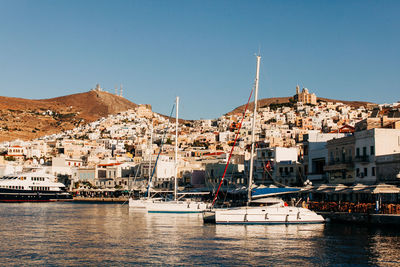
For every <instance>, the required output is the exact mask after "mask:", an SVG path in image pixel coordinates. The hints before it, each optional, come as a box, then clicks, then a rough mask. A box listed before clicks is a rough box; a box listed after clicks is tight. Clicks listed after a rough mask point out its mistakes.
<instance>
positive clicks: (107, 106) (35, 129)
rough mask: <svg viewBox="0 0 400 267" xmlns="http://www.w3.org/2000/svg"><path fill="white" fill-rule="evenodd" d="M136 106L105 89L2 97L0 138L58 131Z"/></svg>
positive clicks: (22, 136) (32, 135)
mask: <svg viewBox="0 0 400 267" xmlns="http://www.w3.org/2000/svg"><path fill="white" fill-rule="evenodd" d="M136 106H137V104H135V103H132V102H130V101H129V100H127V99H125V98H123V97H120V96H116V95H114V94H110V93H108V92H103V91H89V92H85V93H78V94H73V95H67V96H62V97H56V98H51V99H40V100H30V99H23V98H14V97H0V127H1V128H0V141H8V140H14V139H17V138H18V139H22V140H29V139H33V138H37V137H40V136H44V135H48V134H52V133H58V132H60V131H63V130H68V129H72V128H74V127H76V126H78V125H80V124H82V123H87V122H91V121H95V120H97V119H99V118H101V117H104V116H108V115H109V114H116V113H118V112H121V111H125V110H128V109H131V108H135V107H136Z"/></svg>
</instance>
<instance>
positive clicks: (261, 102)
mask: <svg viewBox="0 0 400 267" xmlns="http://www.w3.org/2000/svg"><path fill="white" fill-rule="evenodd" d="M292 98H293V97H273V98H264V99H260V100H258V101H257V104H258V107H266V106H269V105H271V104H283V103H289V102H290V99H292ZM317 101H324V102H333V103H338V102H340V103H343V104H346V105H349V106H351V107H356V108H357V107H361V106H364V107H366V106H368V105H371V104H373V103H370V102H363V101H346V100H335V99H328V98H323V97H318V98H317ZM245 107H246V104H245V105H242V106H239V107H237V108H235V109H234V110H232V111H230V112H228V113H227V115H231V114H236V113H243V111H244V108H245ZM248 109H249V110H253V109H254V102H251V103H249V107H248Z"/></svg>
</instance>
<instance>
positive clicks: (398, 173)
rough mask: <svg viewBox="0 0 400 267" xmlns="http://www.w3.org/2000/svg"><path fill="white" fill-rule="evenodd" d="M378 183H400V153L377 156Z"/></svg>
mask: <svg viewBox="0 0 400 267" xmlns="http://www.w3.org/2000/svg"><path fill="white" fill-rule="evenodd" d="M375 163H376V176H377V182H378V183H390V184H397V185H399V184H400V153H393V154H387V155H382V156H376V157H375Z"/></svg>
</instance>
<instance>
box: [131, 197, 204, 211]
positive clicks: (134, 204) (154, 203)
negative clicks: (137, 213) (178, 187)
mask: <svg viewBox="0 0 400 267" xmlns="http://www.w3.org/2000/svg"><path fill="white" fill-rule="evenodd" d="M129 207H130V208H133V209H142V210H147V212H149V213H202V212H203V211H205V210H206V209H207V204H206V203H204V202H198V201H173V200H171V201H163V200H155V199H138V200H133V199H129Z"/></svg>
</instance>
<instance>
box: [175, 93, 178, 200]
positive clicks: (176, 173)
mask: <svg viewBox="0 0 400 267" xmlns="http://www.w3.org/2000/svg"><path fill="white" fill-rule="evenodd" d="M178 113H179V96H177V97H176V121H175V183H174V199H175V201H176V193H177V192H176V191H177V181H178V179H177V177H178Z"/></svg>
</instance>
